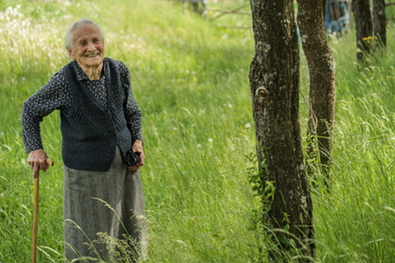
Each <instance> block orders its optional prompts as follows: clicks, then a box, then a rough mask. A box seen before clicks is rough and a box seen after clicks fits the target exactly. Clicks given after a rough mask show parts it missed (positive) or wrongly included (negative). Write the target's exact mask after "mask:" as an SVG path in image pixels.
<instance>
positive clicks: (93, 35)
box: [67, 25, 106, 69]
mask: <svg viewBox="0 0 395 263" xmlns="http://www.w3.org/2000/svg"><path fill="white" fill-rule="evenodd" d="M74 31H75V32H74V39H73V48H72V49H70V48H67V50H68V51H69V56H70V58H71V59H76V60H77V62H78V64H79V65H80V66H81V68H82V69H88V68H91V67H98V66H99V65H100V64H101V63H102V62H103V59H104V53H105V52H106V48H105V46H104V41H103V39H102V38H101V37H100V33H99V30H98V29H97V27H96V26H94V25H86V26H84V27H80V28H77V29H74Z"/></svg>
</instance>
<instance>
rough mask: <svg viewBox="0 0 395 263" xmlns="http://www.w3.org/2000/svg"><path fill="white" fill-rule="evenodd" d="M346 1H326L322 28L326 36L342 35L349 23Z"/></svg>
mask: <svg viewBox="0 0 395 263" xmlns="http://www.w3.org/2000/svg"><path fill="white" fill-rule="evenodd" d="M348 6H349V5H348V1H347V0H328V2H327V3H326V6H325V17H324V27H325V32H326V33H327V34H340V35H343V34H344V33H346V32H347V26H348V24H349V22H350V15H349V12H348Z"/></svg>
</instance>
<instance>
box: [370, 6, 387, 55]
mask: <svg viewBox="0 0 395 263" xmlns="http://www.w3.org/2000/svg"><path fill="white" fill-rule="evenodd" d="M386 24H387V20H386V16H385V1H384V0H373V32H374V38H375V43H376V46H377V47H382V46H384V47H385V46H387V34H386Z"/></svg>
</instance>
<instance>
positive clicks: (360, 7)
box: [352, 0, 373, 61]
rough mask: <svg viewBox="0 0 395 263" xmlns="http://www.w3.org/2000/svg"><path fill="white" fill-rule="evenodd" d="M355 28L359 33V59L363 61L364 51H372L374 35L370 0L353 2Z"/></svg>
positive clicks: (355, 0)
mask: <svg viewBox="0 0 395 263" xmlns="http://www.w3.org/2000/svg"><path fill="white" fill-rule="evenodd" d="M352 11H353V13H354V21H355V29H356V33H357V60H358V61H362V60H363V57H364V56H363V55H364V53H370V49H371V41H370V39H369V37H370V38H371V37H372V30H373V29H372V28H373V25H372V16H371V14H370V7H369V0H354V1H353V2H352Z"/></svg>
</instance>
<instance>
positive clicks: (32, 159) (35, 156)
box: [27, 149, 49, 179]
mask: <svg viewBox="0 0 395 263" xmlns="http://www.w3.org/2000/svg"><path fill="white" fill-rule="evenodd" d="M47 159H48V156H47V154H46V153H45V151H44V150H43V149H38V150H35V151H32V152H30V153H29V157H28V158H27V162H28V163H29V164H30V167H31V168H32V169H33V178H34V179H35V178H36V177H37V175H38V174H39V170H42V171H44V172H45V171H46V170H47V169H48V168H49V165H48V164H47V163H46V162H45V161H46V160H47Z"/></svg>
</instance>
